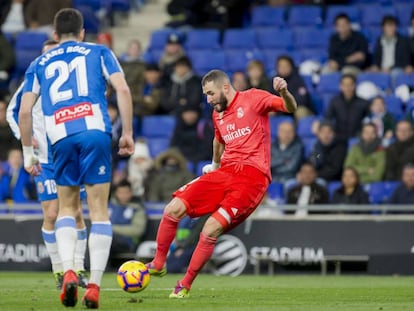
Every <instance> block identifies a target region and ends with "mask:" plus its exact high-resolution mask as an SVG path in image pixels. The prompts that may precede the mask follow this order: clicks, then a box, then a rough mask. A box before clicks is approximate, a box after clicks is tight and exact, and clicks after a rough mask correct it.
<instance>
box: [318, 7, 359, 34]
mask: <svg viewBox="0 0 414 311" xmlns="http://www.w3.org/2000/svg"><path fill="white" fill-rule="evenodd" d="M341 13H345V14H346V15H348V17H349V19H350V20H351V23H352V24H360V10H359V8H358V7H357V6H356V5H329V6H327V7H326V16H325V27H327V28H331V27H333V26H334V21H335V17H336V16H338V14H341Z"/></svg>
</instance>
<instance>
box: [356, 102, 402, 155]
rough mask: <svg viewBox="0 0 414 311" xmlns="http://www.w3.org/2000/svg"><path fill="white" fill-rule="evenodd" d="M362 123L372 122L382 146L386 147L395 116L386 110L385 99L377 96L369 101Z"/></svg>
mask: <svg viewBox="0 0 414 311" xmlns="http://www.w3.org/2000/svg"><path fill="white" fill-rule="evenodd" d="M363 122H364V123H374V124H375V126H376V128H377V135H378V137H380V138H382V146H384V147H388V146H389V145H390V143H391V141H392V138H393V136H394V129H395V118H394V116H393V115H392V114H391V113H389V112H387V108H386V106H385V100H384V98H383V97H381V96H377V97H375V98H374V99H372V101H371V105H370V106H369V115H368V116H367V117H366V118H365V119H364V120H363Z"/></svg>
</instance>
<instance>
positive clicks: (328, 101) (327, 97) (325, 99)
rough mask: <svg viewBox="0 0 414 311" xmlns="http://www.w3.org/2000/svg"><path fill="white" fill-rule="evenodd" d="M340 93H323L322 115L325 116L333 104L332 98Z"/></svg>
mask: <svg viewBox="0 0 414 311" xmlns="http://www.w3.org/2000/svg"><path fill="white" fill-rule="evenodd" d="M337 93H338V92H331V93H328V92H327V93H323V94H322V95H321V96H322V114H325V113H326V111H327V110H328V108H329V105H330V104H331V100H332V97H334V96H335V95H337Z"/></svg>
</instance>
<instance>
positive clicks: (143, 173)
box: [126, 139, 154, 199]
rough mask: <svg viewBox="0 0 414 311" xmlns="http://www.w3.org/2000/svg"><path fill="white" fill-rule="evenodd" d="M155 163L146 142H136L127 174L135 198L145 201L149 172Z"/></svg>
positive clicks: (140, 140)
mask: <svg viewBox="0 0 414 311" xmlns="http://www.w3.org/2000/svg"><path fill="white" fill-rule="evenodd" d="M153 162H154V161H153V160H152V158H151V155H150V151H149V147H148V144H147V142H146V140H144V139H136V140H135V151H134V154H133V155H132V156H131V157H130V158H129V160H128V166H127V172H128V173H127V174H126V175H128V181H129V182H130V183H131V188H132V194H133V196H134V197H137V198H140V199H143V198H144V195H145V185H146V183H147V178H148V175H149V172H150V171H151V169H152V167H153V164H154V163H153Z"/></svg>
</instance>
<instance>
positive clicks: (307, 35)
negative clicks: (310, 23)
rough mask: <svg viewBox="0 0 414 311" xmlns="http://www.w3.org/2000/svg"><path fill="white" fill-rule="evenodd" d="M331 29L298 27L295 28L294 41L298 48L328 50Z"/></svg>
mask: <svg viewBox="0 0 414 311" xmlns="http://www.w3.org/2000/svg"><path fill="white" fill-rule="evenodd" d="M331 34H332V31H331V30H330V29H318V28H312V27H310V28H298V29H295V30H294V43H295V48H296V49H302V48H319V49H326V50H328V44H329V38H330V36H331Z"/></svg>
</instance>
